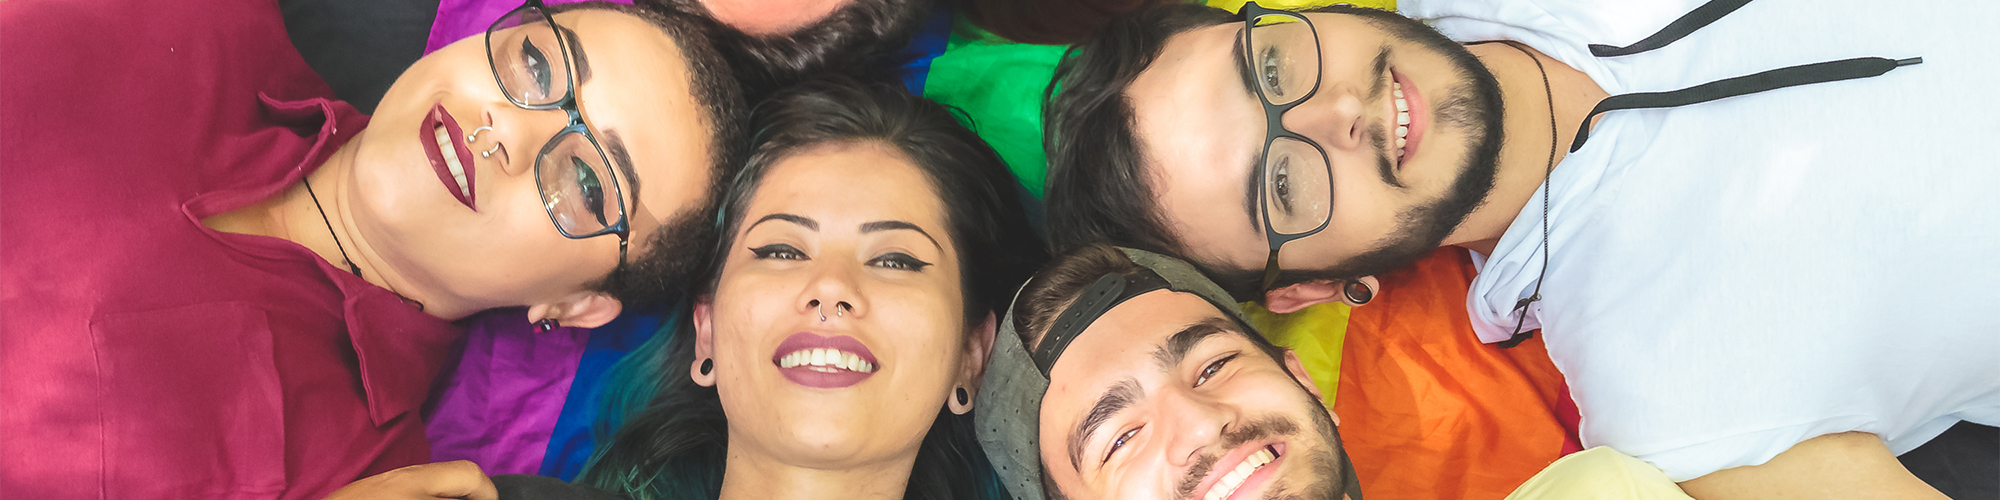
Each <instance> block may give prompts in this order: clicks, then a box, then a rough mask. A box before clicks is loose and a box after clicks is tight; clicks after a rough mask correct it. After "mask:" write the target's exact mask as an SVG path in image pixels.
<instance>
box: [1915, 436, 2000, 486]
mask: <svg viewBox="0 0 2000 500" xmlns="http://www.w3.org/2000/svg"><path fill="white" fill-rule="evenodd" d="M1896 460H1900V461H1902V462H1903V467H1904V468H1907V469H1910V473H1911V474H1915V475H1916V476H1917V479H1922V480H1924V482H1925V483H1929V484H1930V485H1931V487H1932V488H1937V489H1938V491H1941V492H1944V494H1945V496H1948V497H1951V498H1954V499H1957V500H2000V428H1996V427H1988V426H1984V425H1979V424H1975V423H1972V422H1959V423H1958V425H1954V426H1952V427H1951V429H1949V430H1946V431H1944V434H1939V435H1938V437H1935V438H1932V439H1931V441H1930V442H1928V443H1924V445H1923V446H1919V447H1917V449H1914V450H1910V452H1909V453H1904V454H1903V456H1900V457H1896Z"/></svg>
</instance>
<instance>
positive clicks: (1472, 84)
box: [1275, 7, 1503, 287]
mask: <svg viewBox="0 0 2000 500" xmlns="http://www.w3.org/2000/svg"><path fill="white" fill-rule="evenodd" d="M1311 12H1330V13H1340V14H1352V15H1358V16H1361V17H1364V18H1367V19H1368V20H1369V21H1371V22H1372V23H1373V24H1374V25H1375V26H1377V27H1380V28H1382V29H1383V30H1385V31H1387V32H1388V33H1389V35H1390V37H1391V38H1392V39H1395V40H1397V41H1401V42H1407V43H1411V44H1415V45H1416V46H1418V47H1421V48H1423V49H1428V50H1431V51H1434V52H1437V53H1439V54H1442V55H1444V56H1445V59H1446V60H1447V61H1449V62H1450V63H1451V65H1452V67H1454V68H1456V69H1457V72H1456V73H1457V75H1456V76H1457V82H1455V84H1454V85H1452V86H1451V88H1450V90H1449V95H1450V96H1451V98H1449V99H1446V100H1444V101H1443V102H1440V103H1437V104H1436V105H1435V106H1434V107H1433V109H1432V118H1434V120H1435V123H1437V124H1440V125H1447V124H1448V125H1450V126H1452V127H1456V128H1458V129H1460V130H1464V131H1465V132H1466V134H1467V135H1469V136H1471V137H1472V138H1473V139H1472V144H1471V148H1469V150H1468V151H1467V152H1466V156H1465V158H1464V160H1463V161H1462V162H1460V163H1461V165H1462V166H1461V167H1460V168H1459V175H1458V178H1457V180H1454V181H1452V184H1451V186H1450V187H1448V188H1447V189H1446V190H1445V192H1444V193H1442V194H1440V195H1438V197H1437V198H1436V199H1433V200H1430V201H1429V202H1426V203H1424V204H1422V205H1419V206H1416V207H1411V208H1409V209H1407V210H1404V211H1403V212H1402V213H1400V214H1397V216H1396V229H1395V230H1393V231H1391V232H1390V234H1389V236H1387V237H1384V238H1383V239H1381V240H1380V241H1377V242H1376V243H1375V245H1374V246H1373V247H1372V248H1370V249H1368V250H1367V251H1365V252H1362V253H1361V254H1360V255H1356V256H1354V257H1351V258H1348V259H1347V260H1345V261H1343V262H1341V263H1339V264H1337V265H1335V266H1332V267H1329V268H1325V269H1318V270H1285V271H1280V272H1279V274H1278V280H1277V282H1276V283H1275V286H1276V287H1284V286H1289V285H1292V284H1297V283H1305V282H1310V281H1320V280H1331V281H1344V280H1349V279H1353V278H1356V277H1360V276H1373V275H1377V274H1381V273H1384V272H1388V271H1389V270H1391V269H1395V268H1398V267H1402V266H1405V265H1408V264H1409V263H1411V262H1415V261H1416V260H1417V259H1418V258H1420V257H1423V256H1424V255H1428V254H1430V252H1431V251H1433V250H1436V249H1437V247H1438V246H1439V245H1440V244H1442V243H1444V238H1445V237H1446V236H1449V235H1451V232H1452V231H1453V230H1455V229H1457V228H1458V225H1459V224H1460V223H1463V222H1465V217H1466V216H1467V215H1470V214H1472V211H1473V210H1474V209H1477V208H1479V205H1480V204H1481V203H1484V202H1485V201H1486V195H1487V193H1489V192H1491V191H1492V190H1493V177H1494V172H1495V171H1496V170H1497V168H1498V163H1499V157H1500V144H1501V130H1502V128H1503V126H1502V118H1503V116H1502V111H1503V110H1502V103H1501V97H1500V83H1499V81H1497V80H1495V79H1494V78H1493V73H1492V72H1490V71H1487V69H1486V66H1485V65H1484V64H1481V63H1480V62H1479V60H1478V58H1476V57H1474V56H1473V55H1472V52H1470V51H1467V50H1465V46H1463V45H1459V44H1458V42H1454V41H1451V39H1449V38H1445V37H1444V35H1443V34H1442V33H1438V32H1437V30H1434V29H1431V27H1429V26H1425V25H1424V24H1423V23H1420V22H1417V21H1416V20H1414V19H1410V18H1407V17H1403V16H1402V15H1399V14H1396V13H1393V12H1389V11H1384V10H1378V9H1369V8H1358V7H1346V8H1338V7H1336V8H1323V9H1315V10H1313V11H1311ZM1377 135H1383V134H1380V133H1378V134H1377ZM1378 149H1381V150H1382V151H1383V154H1385V155H1386V154H1387V148H1386V147H1383V148H1378ZM1382 160H1383V161H1385V162H1386V161H1387V157H1386V156H1384V157H1383V158H1382Z"/></svg>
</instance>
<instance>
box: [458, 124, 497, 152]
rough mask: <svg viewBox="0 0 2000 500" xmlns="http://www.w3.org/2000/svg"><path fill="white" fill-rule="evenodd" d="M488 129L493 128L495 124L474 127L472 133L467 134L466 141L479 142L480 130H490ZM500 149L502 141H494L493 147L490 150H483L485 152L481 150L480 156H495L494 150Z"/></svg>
mask: <svg viewBox="0 0 2000 500" xmlns="http://www.w3.org/2000/svg"><path fill="white" fill-rule="evenodd" d="M488 130H493V126H492V125H483V126H480V127H479V128H475V129H472V133H470V134H465V142H468V143H472V142H479V133H480V132H485V131H488ZM499 150H500V143H499V142H494V143H493V149H488V150H486V151H483V152H480V153H479V157H480V158H486V157H490V156H493V152H494V151H499Z"/></svg>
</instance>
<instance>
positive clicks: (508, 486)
mask: <svg viewBox="0 0 2000 500" xmlns="http://www.w3.org/2000/svg"><path fill="white" fill-rule="evenodd" d="M493 487H494V488H495V489H498V490H500V500H622V499H623V498H624V497H620V496H617V495H613V494H610V493H607V492H605V491H604V490H600V489H597V488H592V487H589V486H584V485H581V484H570V483H565V482H563V480H561V479H556V478H553V477H548V476H535V475H528V474H502V475H498V476H493Z"/></svg>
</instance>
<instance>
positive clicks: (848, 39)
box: [637, 0, 931, 101]
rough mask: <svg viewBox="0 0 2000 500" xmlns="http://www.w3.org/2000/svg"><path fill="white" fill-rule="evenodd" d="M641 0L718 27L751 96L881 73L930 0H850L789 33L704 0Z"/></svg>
mask: <svg viewBox="0 0 2000 500" xmlns="http://www.w3.org/2000/svg"><path fill="white" fill-rule="evenodd" d="M637 3H638V5H642V6H645V7H648V8H652V9H658V10H663V11H671V12H683V13H688V14H693V15H696V16H699V17H701V18H702V19H703V20H704V21H706V22H708V23H709V24H711V26H712V27H713V28H714V31H715V35H716V36H717V38H716V45H717V46H719V47H720V48H721V49H722V52H723V56H724V57H727V58H729V60H730V62H732V63H733V64H734V65H735V66H734V67H735V69H736V76H737V79H738V80H739V81H740V82H741V83H742V86H743V87H744V88H745V90H746V93H747V94H748V95H750V96H753V97H752V99H751V100H752V101H756V100H759V99H758V98H759V97H762V96H765V95H768V94H770V93H771V92H774V91H776V90H778V89H780V88H783V87H785V86H787V85H790V84H792V83H798V82H801V81H804V80H806V79H810V78H814V77H816V76H822V75H825V74H829V73H832V74H840V75H843V76H847V77H849V78H854V79H868V78H871V77H879V75H880V74H881V73H882V71H881V70H882V69H884V68H883V66H882V65H883V64H885V63H887V62H889V61H890V60H891V58H892V56H894V55H895V54H896V53H898V52H899V51H901V50H902V48H903V47H904V46H906V45H909V42H910V39H911V38H913V37H915V36H916V34H917V30H918V29H919V28H921V27H922V26H923V22H924V19H925V18H927V17H928V16H929V15H930V3H931V2H930V1H929V0H850V1H849V2H848V3H847V5H845V6H842V7H840V8H839V9H836V10H834V11H833V12H832V13H829V14H827V15H826V17H824V18H821V19H820V20H818V21H814V22H812V23H810V24H807V25H805V26H802V27H799V28H797V29H794V30H792V31H790V32H788V33H782V34H773V35H752V34H749V33H745V32H743V30H739V29H736V28H735V27H732V26H729V25H727V24H723V23H722V22H720V21H716V20H715V17H714V15H713V14H711V13H710V11H709V10H708V7H707V6H704V5H702V3H701V1H700V0H637Z"/></svg>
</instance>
